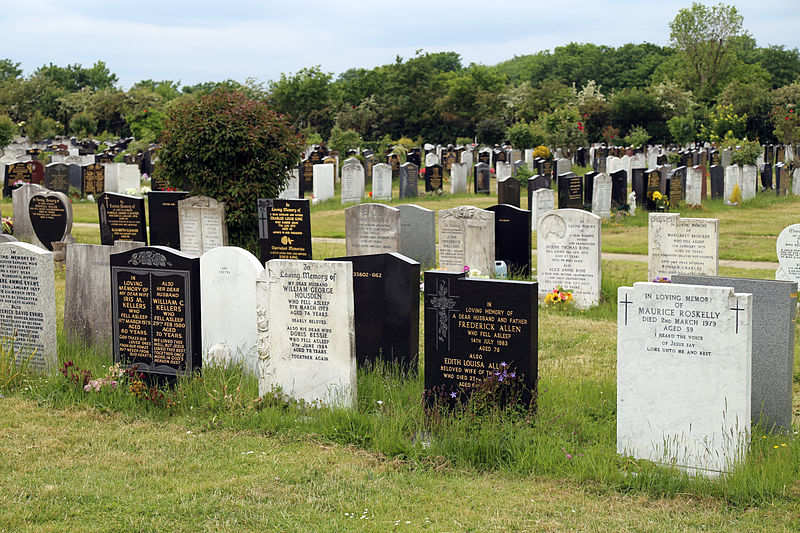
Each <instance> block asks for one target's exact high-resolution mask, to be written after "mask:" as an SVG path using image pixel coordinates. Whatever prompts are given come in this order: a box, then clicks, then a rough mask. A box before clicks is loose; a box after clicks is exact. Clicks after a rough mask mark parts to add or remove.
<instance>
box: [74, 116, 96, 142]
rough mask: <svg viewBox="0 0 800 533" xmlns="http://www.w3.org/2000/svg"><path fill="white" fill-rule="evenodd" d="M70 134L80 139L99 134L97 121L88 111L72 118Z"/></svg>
mask: <svg viewBox="0 0 800 533" xmlns="http://www.w3.org/2000/svg"><path fill="white" fill-rule="evenodd" d="M69 132H70V133H72V134H75V135H77V136H78V137H88V136H90V135H94V134H95V133H97V119H96V118H94V115H92V114H91V113H88V112H86V111H81V112H80V113H76V114H75V115H73V116H72V118H71V119H70V121H69Z"/></svg>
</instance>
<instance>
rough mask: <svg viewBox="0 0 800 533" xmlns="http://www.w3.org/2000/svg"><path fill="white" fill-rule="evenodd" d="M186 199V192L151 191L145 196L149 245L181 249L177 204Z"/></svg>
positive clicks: (187, 195)
mask: <svg viewBox="0 0 800 533" xmlns="http://www.w3.org/2000/svg"><path fill="white" fill-rule="evenodd" d="M188 197H189V193H188V192H186V191H152V192H150V193H148V194H147V214H148V221H149V225H150V244H151V245H153V246H168V247H170V248H174V249H175V250H180V249H181V234H180V230H179V228H178V202H179V201H180V200H183V199H184V198H188Z"/></svg>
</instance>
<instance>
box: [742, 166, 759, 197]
mask: <svg viewBox="0 0 800 533" xmlns="http://www.w3.org/2000/svg"><path fill="white" fill-rule="evenodd" d="M739 186H740V187H741V189H742V200H752V199H753V198H755V197H756V190H757V188H758V167H756V166H755V165H743V166H742V174H741V183H740V185H739Z"/></svg>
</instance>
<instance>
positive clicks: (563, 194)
mask: <svg viewBox="0 0 800 533" xmlns="http://www.w3.org/2000/svg"><path fill="white" fill-rule="evenodd" d="M558 208H559V209H582V208H583V179H582V178H581V177H580V176H577V175H575V174H574V173H572V172H567V173H566V174H562V175H560V176H559V177H558Z"/></svg>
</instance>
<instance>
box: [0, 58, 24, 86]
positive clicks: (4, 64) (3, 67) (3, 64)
mask: <svg viewBox="0 0 800 533" xmlns="http://www.w3.org/2000/svg"><path fill="white" fill-rule="evenodd" d="M19 65H20V63H19V62H16V63H15V62H14V61H11V60H10V59H0V83H2V82H5V81H8V80H13V79H16V78H19V77H20V76H22V69H21V68H19Z"/></svg>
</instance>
